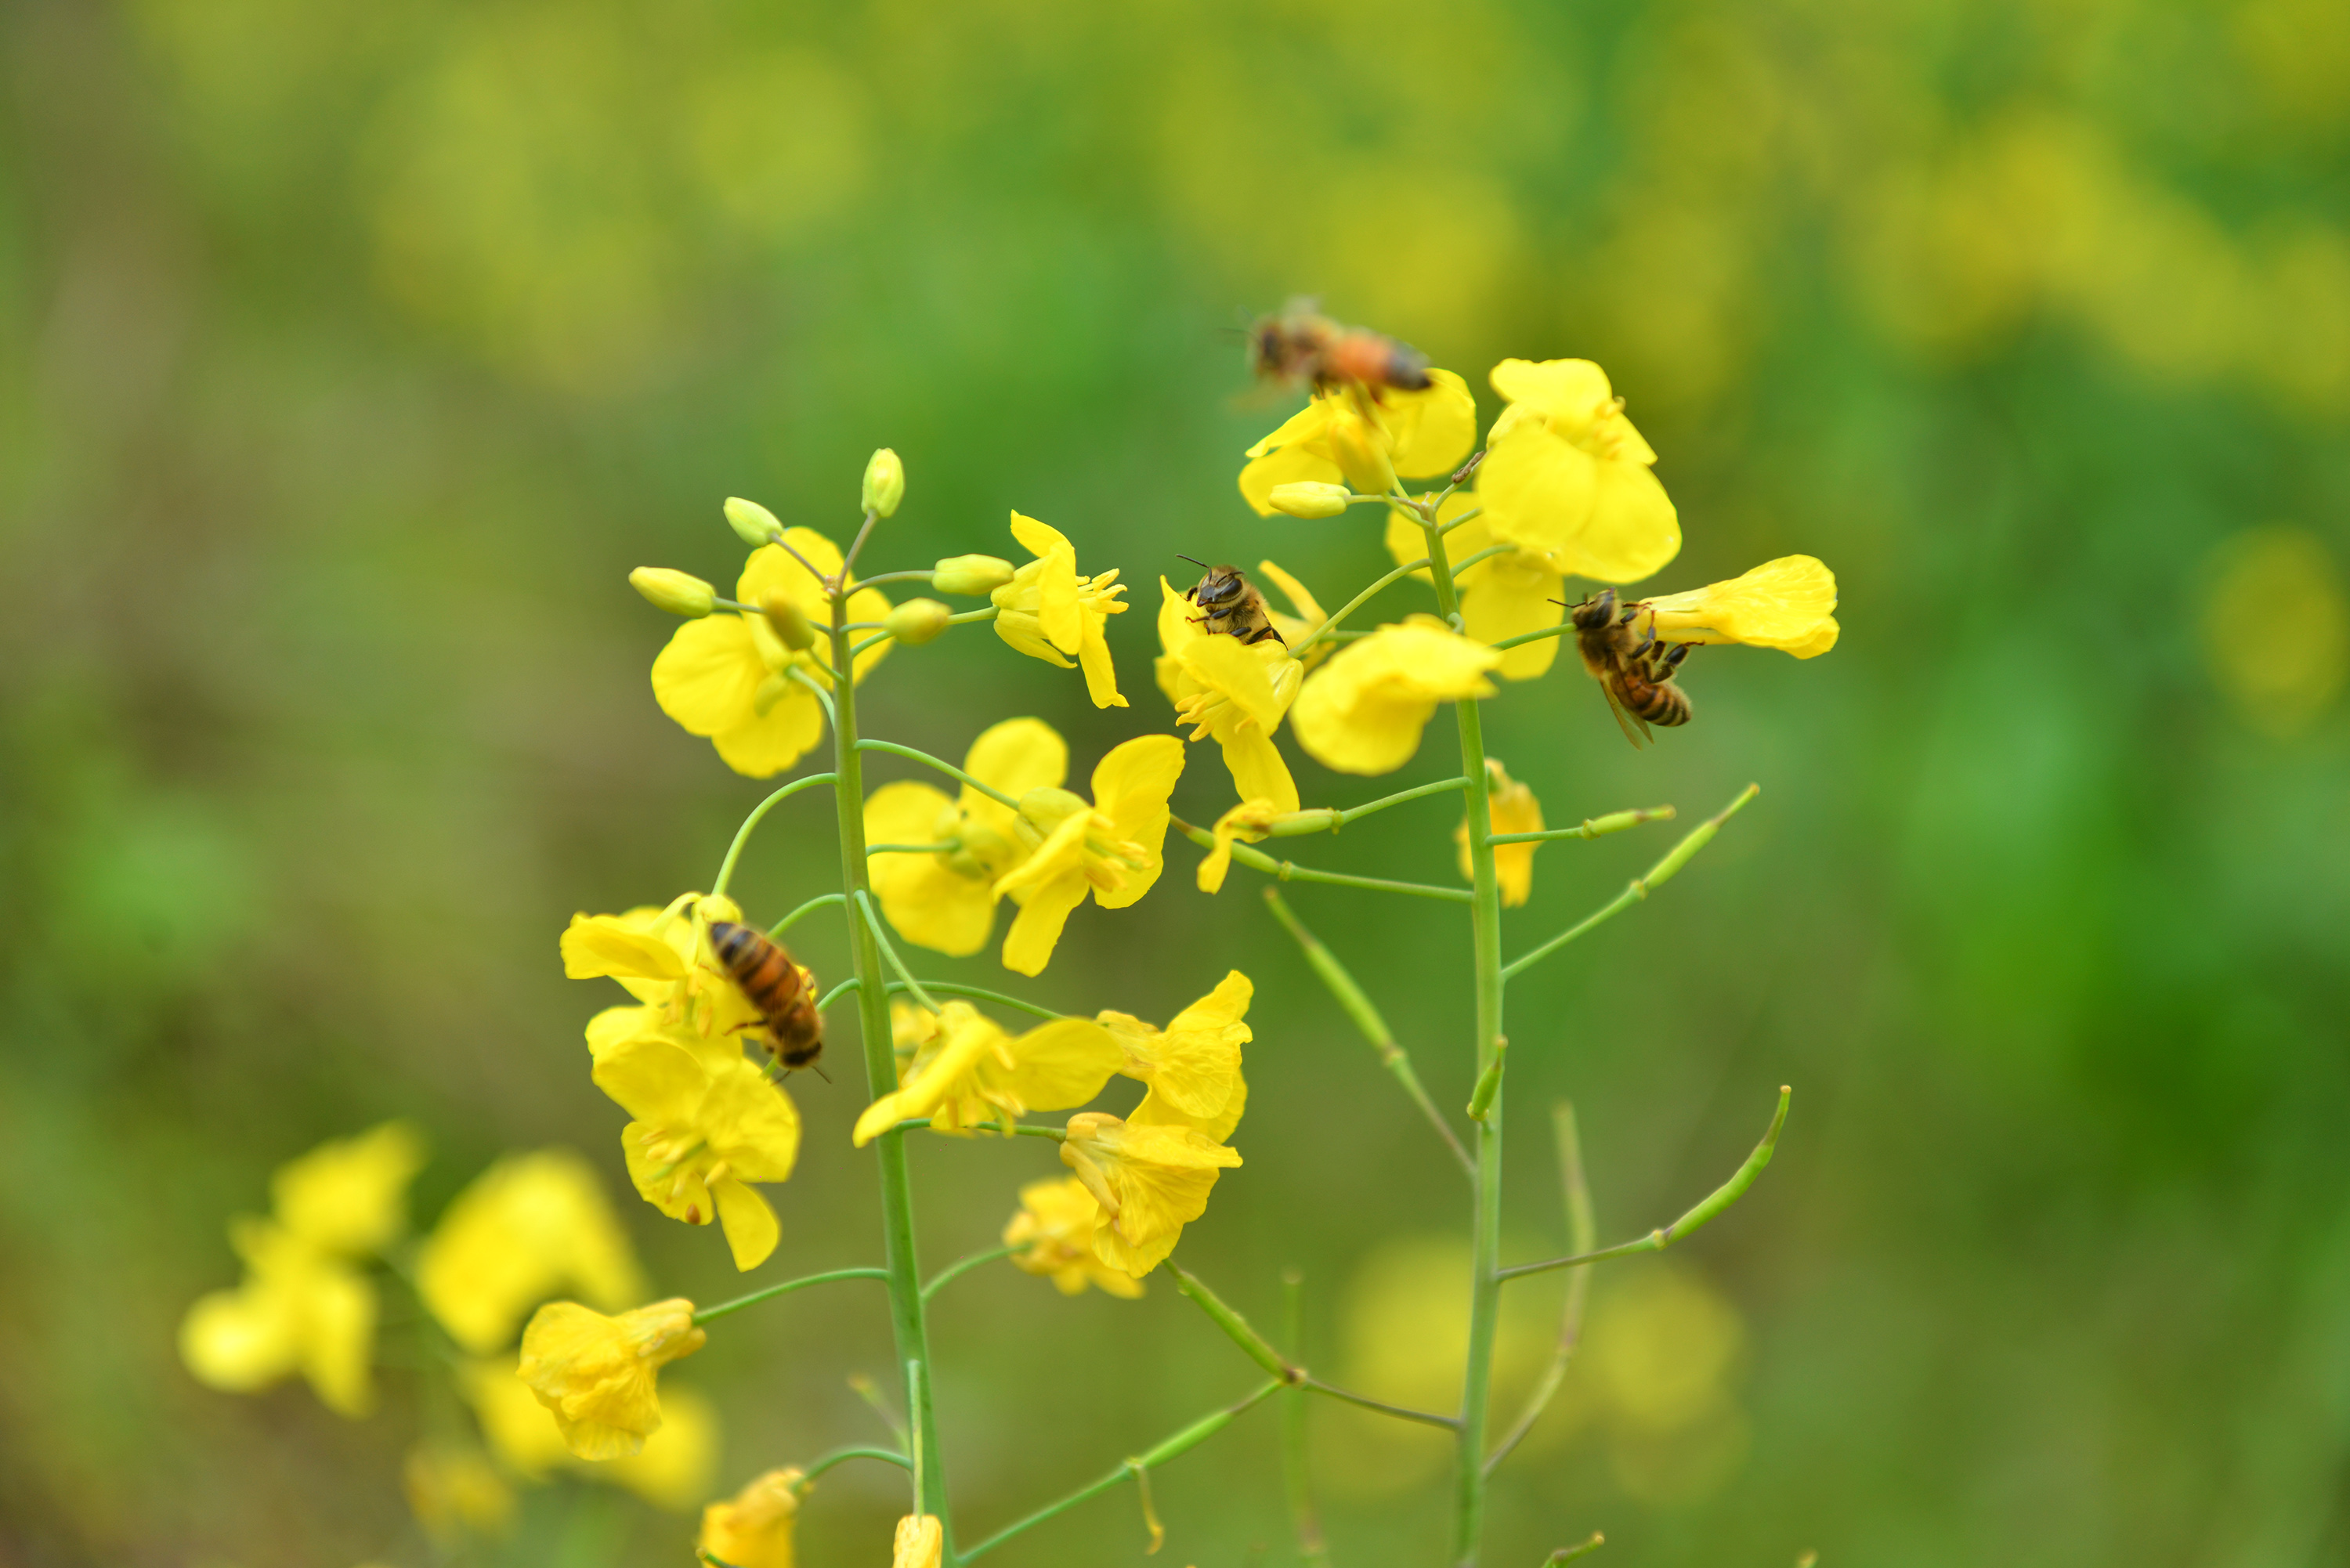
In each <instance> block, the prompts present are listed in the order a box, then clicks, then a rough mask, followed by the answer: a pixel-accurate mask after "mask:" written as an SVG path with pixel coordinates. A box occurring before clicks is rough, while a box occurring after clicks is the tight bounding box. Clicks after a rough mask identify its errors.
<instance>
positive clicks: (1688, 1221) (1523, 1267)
mask: <svg viewBox="0 0 2350 1568" xmlns="http://www.w3.org/2000/svg"><path fill="white" fill-rule="evenodd" d="M1793 1097H1794V1089H1792V1088H1790V1087H1788V1086H1787V1085H1784V1084H1782V1085H1780V1086H1779V1108H1778V1109H1777V1110H1775V1111H1773V1113H1772V1115H1771V1126H1770V1128H1769V1130H1768V1131H1766V1132H1764V1133H1763V1141H1762V1142H1761V1143H1758V1144H1756V1145H1755V1146H1754V1152H1753V1153H1752V1154H1750V1155H1748V1156H1747V1157H1746V1163H1745V1164H1743V1165H1742V1166H1740V1167H1739V1168H1737V1170H1736V1171H1734V1172H1732V1173H1731V1178H1730V1179H1729V1180H1727V1181H1725V1182H1723V1183H1722V1184H1721V1186H1719V1187H1717V1188H1715V1189H1713V1190H1712V1191H1711V1192H1709V1193H1707V1194H1706V1195H1705V1196H1704V1197H1703V1198H1702V1199H1699V1200H1698V1201H1697V1202H1696V1203H1695V1204H1694V1205H1692V1206H1691V1207H1690V1211H1689V1212H1688V1213H1686V1214H1684V1215H1682V1216H1681V1217H1680V1218H1679V1219H1678V1220H1674V1221H1673V1222H1672V1223H1671V1224H1669V1225H1668V1226H1666V1227H1665V1228H1664V1229H1662V1230H1661V1231H1649V1232H1648V1234H1647V1235H1645V1236H1642V1237H1640V1238H1639V1239H1638V1240H1637V1241H1626V1242H1623V1243H1621V1244H1620V1245H1617V1246H1614V1247H1603V1248H1601V1249H1600V1250H1599V1251H1596V1252H1582V1253H1578V1254H1576V1255H1575V1256H1573V1257H1566V1258H1549V1259H1545V1260H1544V1261H1543V1262H1539V1263H1520V1264H1517V1265H1516V1266H1515V1267H1513V1268H1507V1269H1503V1271H1502V1272H1501V1277H1502V1278H1503V1279H1505V1280H1514V1279H1518V1278H1520V1277H1521V1276H1523V1275H1526V1274H1540V1273H1546V1272H1549V1271H1550V1270H1552V1269H1576V1268H1581V1267H1583V1266H1585V1265H1586V1264H1588V1263H1604V1262H1607V1260H1608V1259H1610V1258H1628V1257H1630V1256H1632V1255H1633V1254H1634V1253H1636V1252H1661V1251H1664V1250H1665V1249H1666V1248H1667V1247H1669V1246H1671V1245H1672V1244H1673V1243H1674V1242H1675V1241H1680V1240H1682V1239H1683V1238H1685V1237H1687V1236H1689V1235H1690V1234H1692V1233H1693V1232H1695V1231H1697V1230H1698V1229H1699V1228H1700V1226H1703V1225H1705V1224H1707V1223H1708V1222H1709V1221H1711V1220H1713V1219H1714V1218H1715V1217H1716V1216H1717V1215H1719V1214H1720V1213H1721V1211H1722V1210H1725V1209H1727V1208H1729V1207H1730V1206H1731V1204H1733V1203H1735V1202H1737V1201H1738V1200H1739V1199H1741V1198H1743V1197H1744V1196H1745V1195H1746V1189H1748V1188H1750V1187H1752V1186H1753V1185H1754V1179H1755V1178H1756V1177H1758V1176H1760V1175H1762V1174H1763V1167H1764V1166H1766V1165H1768V1164H1770V1163H1771V1156H1772V1154H1773V1151H1775V1150H1776V1149H1777V1148H1778V1147H1779V1129H1780V1128H1781V1127H1785V1126H1786V1125H1787V1105H1788V1102H1789V1101H1790V1100H1791V1099H1792V1098H1793Z"/></svg>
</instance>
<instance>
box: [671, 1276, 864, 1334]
mask: <svg viewBox="0 0 2350 1568" xmlns="http://www.w3.org/2000/svg"><path fill="white" fill-rule="evenodd" d="M888 1278H889V1270H887V1269H834V1270H831V1271H829V1272H826V1273H821V1274H809V1275H807V1276H806V1277H805V1278H802V1279H796V1280H785V1282H783V1283H782V1284H779V1285H769V1286H768V1287H767V1288H766V1289H765V1290H763V1291H753V1292H752V1293H750V1294H749V1295H747V1296H736V1297H735V1298H734V1299H733V1301H731V1302H720V1303H718V1304H717V1305H716V1306H710V1307H703V1308H702V1309H701V1310H700V1311H699V1312H697V1313H695V1314H693V1321H694V1322H695V1323H697V1324H703V1323H711V1322H714V1321H715V1320H717V1319H719V1318H722V1317H724V1316H725V1315H726V1314H729V1313H737V1312H741V1311H742V1310H743V1308H744V1307H747V1306H757V1305H758V1304H759V1303H761V1302H764V1301H773V1300H774V1299H775V1297H777V1296H781V1295H789V1294H790V1293H792V1292H794V1291H804V1290H806V1289H807V1288H808V1286H810V1285H827V1284H830V1283H831V1282H833V1281H835V1280H886V1279H888Z"/></svg>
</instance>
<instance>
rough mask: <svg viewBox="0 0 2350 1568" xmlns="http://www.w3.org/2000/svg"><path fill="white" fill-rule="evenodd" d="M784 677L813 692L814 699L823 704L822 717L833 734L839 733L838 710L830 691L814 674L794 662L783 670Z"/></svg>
mask: <svg viewBox="0 0 2350 1568" xmlns="http://www.w3.org/2000/svg"><path fill="white" fill-rule="evenodd" d="M828 672H829V670H828V667H827V673H828ZM784 678H785V680H796V681H798V682H799V683H800V684H801V685H802V686H805V687H806V688H807V689H808V690H809V691H813V692H815V693H816V701H818V702H819V703H822V704H823V706H824V717H825V721H826V722H827V723H829V724H831V725H832V726H833V732H834V733H835V734H837V733H839V731H840V711H839V709H838V707H837V705H835V703H834V702H833V700H832V693H831V692H829V691H826V690H825V689H824V687H823V685H822V683H820V682H819V681H818V680H816V677H815V676H813V675H810V674H809V673H808V672H807V671H806V670H802V669H801V668H800V667H799V666H798V665H797V664H794V665H793V666H792V667H791V668H789V669H788V670H785V671H784Z"/></svg>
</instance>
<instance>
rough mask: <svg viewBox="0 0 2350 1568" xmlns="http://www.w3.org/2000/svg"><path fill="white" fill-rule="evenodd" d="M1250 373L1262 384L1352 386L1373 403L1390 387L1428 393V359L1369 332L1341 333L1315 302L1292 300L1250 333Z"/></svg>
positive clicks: (1352, 329)
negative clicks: (1349, 384)
mask: <svg viewBox="0 0 2350 1568" xmlns="http://www.w3.org/2000/svg"><path fill="white" fill-rule="evenodd" d="M1248 340H1249V369H1252V370H1253V371H1254V372H1255V373H1256V376H1257V379H1259V380H1264V381H1279V382H1282V383H1284V385H1287V386H1293V387H1294V386H1298V385H1301V384H1305V383H1310V384H1312V385H1313V386H1314V388H1315V389H1316V390H1319V391H1328V390H1329V389H1331V388H1333V387H1337V386H1342V385H1346V384H1347V383H1349V382H1351V383H1353V384H1355V385H1357V386H1360V387H1363V388H1366V389H1368V390H1369V392H1370V393H1371V395H1372V396H1373V397H1375V398H1376V397H1377V396H1378V394H1379V393H1380V392H1381V391H1383V390H1385V389H1388V388H1389V387H1392V388H1395V389H1398V390H1399V391H1405V392H1419V391H1425V390H1427V389H1428V386H1429V379H1428V356H1427V355H1425V354H1422V353H1421V352H1420V351H1419V349H1417V348H1410V347H1409V346H1408V345H1406V344H1402V343H1399V342H1397V341H1396V340H1395V339H1394V338H1392V337H1386V336H1384V335H1382V334H1380V333H1377V332H1373V331H1371V330H1370V329H1369V328H1367V327H1341V326H1340V325H1339V324H1338V323H1336V322H1335V321H1333V320H1331V319H1330V318H1329V317H1326V316H1325V315H1323V314H1322V313H1321V311H1320V310H1319V309H1317V308H1316V307H1315V301H1313V300H1311V299H1293V300H1291V301H1290V302H1289V303H1288V304H1287V305H1284V306H1282V307H1281V309H1280V310H1279V311H1278V312H1277V313H1276V314H1274V315H1272V316H1260V317H1257V319H1256V322H1255V324H1254V325H1253V326H1252V327H1250V328H1249V333H1248Z"/></svg>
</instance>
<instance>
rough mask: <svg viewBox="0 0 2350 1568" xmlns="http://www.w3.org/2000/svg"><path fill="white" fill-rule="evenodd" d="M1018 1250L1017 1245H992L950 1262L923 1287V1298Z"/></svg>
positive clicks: (928, 1298)
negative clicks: (985, 1249) (983, 1265)
mask: <svg viewBox="0 0 2350 1568" xmlns="http://www.w3.org/2000/svg"><path fill="white" fill-rule="evenodd" d="M1015 1251H1019V1249H1018V1248H1016V1247H991V1248H989V1249H988V1250H987V1251H984V1252H973V1253H972V1255H971V1256H970V1257H968V1258H965V1259H963V1260H962V1261H961V1262H953V1263H949V1264H948V1265H947V1266H946V1267H945V1268H943V1269H941V1270H940V1271H939V1272H937V1273H936V1274H934V1275H932V1276H931V1282H930V1283H929V1284H927V1285H924V1286H923V1287H922V1299H923V1300H924V1301H928V1300H930V1299H931V1297H932V1296H934V1295H936V1294H938V1293H939V1292H941V1290H944V1289H945V1288H946V1285H947V1282H948V1281H950V1280H955V1279H960V1278H962V1276H963V1275H965V1274H967V1273H969V1272H972V1270H973V1269H976V1268H978V1267H979V1266H980V1265H981V1264H983V1263H992V1262H995V1260H996V1259H998V1258H1008V1257H1010V1256H1012V1254H1013V1253H1014V1252H1015Z"/></svg>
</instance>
